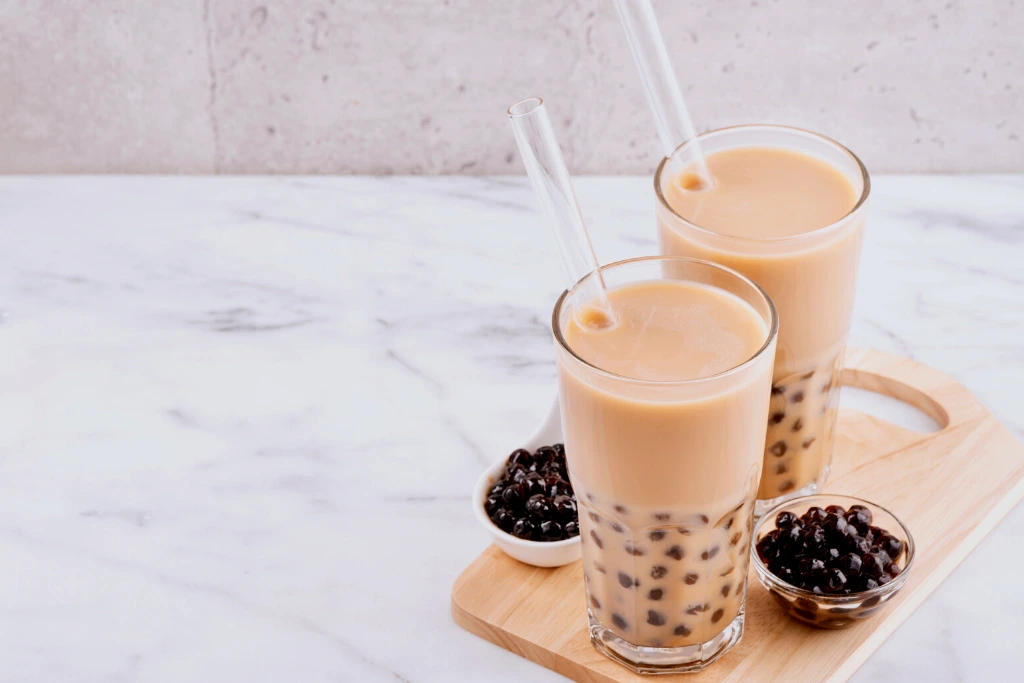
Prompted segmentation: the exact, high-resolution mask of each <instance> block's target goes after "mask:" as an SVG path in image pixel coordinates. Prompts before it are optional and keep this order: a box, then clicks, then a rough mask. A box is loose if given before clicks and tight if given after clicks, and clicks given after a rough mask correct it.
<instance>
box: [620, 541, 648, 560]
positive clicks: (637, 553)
mask: <svg viewBox="0 0 1024 683" xmlns="http://www.w3.org/2000/svg"><path fill="white" fill-rule="evenodd" d="M625 548H626V552H627V553H629V554H630V555H632V556H633V557H643V556H644V555H646V554H647V551H646V550H644V549H643V548H638V547H636V546H635V545H633V543H632V542H631V541H626V545H625Z"/></svg>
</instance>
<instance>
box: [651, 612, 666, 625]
mask: <svg viewBox="0 0 1024 683" xmlns="http://www.w3.org/2000/svg"><path fill="white" fill-rule="evenodd" d="M647 623H648V624H650V625H651V626H664V625H665V617H664V615H662V613H661V612H655V611H654V610H652V609H649V610H647Z"/></svg>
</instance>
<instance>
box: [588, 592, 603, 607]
mask: <svg viewBox="0 0 1024 683" xmlns="http://www.w3.org/2000/svg"><path fill="white" fill-rule="evenodd" d="M590 606H591V607H593V608H594V609H601V601H600V600H598V599H597V596H596V595H591V596H590Z"/></svg>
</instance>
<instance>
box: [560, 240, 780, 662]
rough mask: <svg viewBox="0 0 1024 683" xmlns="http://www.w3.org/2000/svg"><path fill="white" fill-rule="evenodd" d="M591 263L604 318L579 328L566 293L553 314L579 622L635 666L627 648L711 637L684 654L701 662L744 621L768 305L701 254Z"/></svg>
mask: <svg viewBox="0 0 1024 683" xmlns="http://www.w3.org/2000/svg"><path fill="white" fill-rule="evenodd" d="M603 271H604V273H605V279H606V281H608V282H609V284H610V285H614V286H611V288H610V289H609V299H610V301H611V304H612V307H613V308H614V310H615V312H616V314H617V315H618V322H617V324H616V325H615V326H614V327H612V328H610V329H609V328H605V327H600V326H592V325H589V324H588V321H589V320H590V318H589V317H588V316H587V307H586V302H582V301H580V302H573V301H572V295H571V294H567V295H566V296H564V297H563V299H562V300H560V302H559V305H558V306H557V307H556V310H555V320H554V323H555V329H556V337H557V338H558V340H559V343H558V344H556V357H557V361H558V362H557V366H558V382H559V396H560V401H561V409H562V426H563V431H564V437H565V446H566V454H567V459H568V466H569V476H570V479H571V480H572V484H573V488H574V490H575V491H576V495H577V499H578V501H579V506H580V515H579V516H580V528H581V537H582V539H583V562H584V577H585V579H586V584H587V595H588V603H589V610H590V615H591V620H592V632H594V633H595V642H596V643H597V644H598V646H599V647H602V649H605V650H606V651H607V650H612V652H610V653H609V654H612V656H616V655H618V656H616V658H617V659H620V660H622V659H626V660H629V663H631V664H633V665H636V664H637V661H636V658H637V657H639V658H640V659H641V660H642V656H643V655H642V653H640V654H639V655H638V653H637V652H636V650H637V649H638V648H687V647H688V646H700V645H702V644H707V643H709V642H711V643H712V646H711V647H708V648H706V649H705V650H704V651H700V650H701V648H699V647H698V648H696V650H697V652H696V653H694V652H684V653H683V655H682V658H681V660H680V661H682V660H686V661H687V662H689V663H694V662H696V663H698V668H699V666H703V665H704V664H706V663H707V662H708V661H710V660H711V659H713V658H714V657H716V656H718V655H719V654H720V653H721V652H722V651H724V649H725V648H726V647H727V646H728V645H731V644H732V643H734V642H736V640H738V638H739V635H740V634H741V633H742V605H743V602H744V598H745V591H746V576H747V557H748V553H749V544H750V528H751V520H752V514H753V503H754V499H755V497H756V490H757V483H758V481H759V478H760V470H761V461H762V453H763V449H764V430H763V428H762V425H763V424H764V421H765V420H766V419H767V416H768V397H769V389H770V383H771V365H772V356H773V344H774V333H773V332H772V329H771V328H772V327H773V323H774V318H773V316H774V314H773V311H772V310H771V305H770V303H769V302H768V300H767V299H766V298H765V297H764V296H763V293H761V292H759V291H757V290H756V287H755V286H754V285H752V283H749V281H746V280H744V279H742V278H740V277H739V276H738V275H736V274H734V273H731V272H730V271H727V270H724V269H721V268H719V267H717V266H714V265H713V264H707V263H702V262H692V261H686V260H675V259H670V260H667V261H666V260H664V259H657V258H654V259H639V260H637V261H633V262H625V264H616V265H613V266H609V267H607V268H606V269H603ZM622 271H626V275H625V276H624V275H622ZM730 288H731V289H730ZM563 302H566V305H564V306H563V305H562V304H563ZM577 313H582V315H577ZM728 627H732V631H730V632H729V633H727V634H725V635H724V636H722V637H721V638H720V639H719V641H720V642H718V641H716V640H715V639H716V637H717V636H720V635H722V634H723V632H724V631H726V629H727V628H728ZM715 647H718V648H719V649H718V651H717V652H716V651H715ZM691 649H692V648H691ZM668 659H669V658H666V659H665V661H663V662H662V664H666V663H668V664H672V663H673V662H670V661H668Z"/></svg>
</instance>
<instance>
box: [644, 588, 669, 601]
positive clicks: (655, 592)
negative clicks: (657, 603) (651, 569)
mask: <svg viewBox="0 0 1024 683" xmlns="http://www.w3.org/2000/svg"><path fill="white" fill-rule="evenodd" d="M663 595H665V591H663V590H662V589H660V588H652V589H651V590H650V592H649V593H648V594H647V597H648V598H650V599H651V600H661V598H662V596H663Z"/></svg>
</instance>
